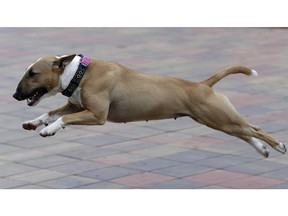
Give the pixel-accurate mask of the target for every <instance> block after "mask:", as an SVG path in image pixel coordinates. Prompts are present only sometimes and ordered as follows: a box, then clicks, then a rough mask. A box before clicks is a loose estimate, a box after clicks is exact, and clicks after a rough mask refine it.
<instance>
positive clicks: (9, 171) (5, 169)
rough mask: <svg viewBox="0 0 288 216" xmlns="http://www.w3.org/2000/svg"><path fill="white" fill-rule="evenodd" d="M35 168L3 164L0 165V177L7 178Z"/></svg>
mask: <svg viewBox="0 0 288 216" xmlns="http://www.w3.org/2000/svg"><path fill="white" fill-rule="evenodd" d="M35 169H36V168H34V167H31V166H26V165H23V164H18V163H5V164H2V165H0V170H1V172H0V177H7V176H11V175H15V174H19V173H26V172H29V171H31V170H35Z"/></svg>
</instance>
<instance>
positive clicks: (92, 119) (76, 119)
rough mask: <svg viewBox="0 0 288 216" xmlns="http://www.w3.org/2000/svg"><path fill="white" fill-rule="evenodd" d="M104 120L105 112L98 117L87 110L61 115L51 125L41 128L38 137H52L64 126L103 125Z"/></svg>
mask: <svg viewBox="0 0 288 216" xmlns="http://www.w3.org/2000/svg"><path fill="white" fill-rule="evenodd" d="M106 118H107V113H106V112H104V113H102V114H100V115H95V114H94V113H93V112H91V111H89V110H84V111H82V112H78V113H73V114H67V115H63V116H62V117H60V118H58V119H57V120H56V121H55V122H53V123H52V124H51V125H49V126H47V127H45V128H43V129H42V130H41V131H40V135H41V136H43V137H46V136H53V135H54V134H55V133H56V132H57V131H58V130H59V129H61V128H64V127H65V126H66V125H103V124H104V123H105V121H106Z"/></svg>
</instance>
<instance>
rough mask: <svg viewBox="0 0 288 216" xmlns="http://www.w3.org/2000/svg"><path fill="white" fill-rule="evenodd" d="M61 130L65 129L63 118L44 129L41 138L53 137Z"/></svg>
mask: <svg viewBox="0 0 288 216" xmlns="http://www.w3.org/2000/svg"><path fill="white" fill-rule="evenodd" d="M61 128H64V123H63V121H62V118H59V119H57V121H55V122H54V123H52V124H51V125H49V126H47V127H45V128H43V129H42V130H41V131H40V136H42V137H47V136H53V135H55V133H56V132H57V131H58V130H59V129H61Z"/></svg>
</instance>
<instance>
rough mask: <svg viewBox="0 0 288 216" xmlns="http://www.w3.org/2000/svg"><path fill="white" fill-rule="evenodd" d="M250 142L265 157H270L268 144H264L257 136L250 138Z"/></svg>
mask: <svg viewBox="0 0 288 216" xmlns="http://www.w3.org/2000/svg"><path fill="white" fill-rule="evenodd" d="M249 143H250V144H251V145H252V146H253V147H254V148H255V149H256V150H257V151H258V152H259V153H260V154H261V155H263V156H264V157H266V158H267V157H269V150H268V149H267V148H266V145H264V144H263V143H262V142H260V141H259V140H257V139H256V138H254V137H252V138H251V139H250V140H249Z"/></svg>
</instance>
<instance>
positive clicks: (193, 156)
mask: <svg viewBox="0 0 288 216" xmlns="http://www.w3.org/2000/svg"><path fill="white" fill-rule="evenodd" d="M217 156H220V154H216V153H213V152H209V151H201V150H197V149H193V150H188V151H185V152H180V153H176V154H173V155H168V156H164V157H163V158H166V159H169V160H174V161H177V162H185V163H192V162H194V161H198V160H206V159H209V158H214V157H217Z"/></svg>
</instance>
